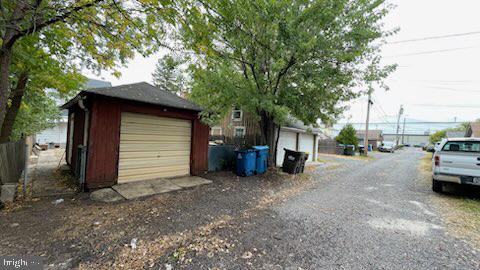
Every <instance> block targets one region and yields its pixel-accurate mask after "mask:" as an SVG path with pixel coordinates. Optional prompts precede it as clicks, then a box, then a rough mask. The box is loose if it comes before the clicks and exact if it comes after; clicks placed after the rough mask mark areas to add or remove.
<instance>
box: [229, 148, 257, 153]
mask: <svg viewBox="0 0 480 270" xmlns="http://www.w3.org/2000/svg"><path fill="white" fill-rule="evenodd" d="M254 151H255V150H254V149H241V150H235V151H234V152H236V153H248V152H254Z"/></svg>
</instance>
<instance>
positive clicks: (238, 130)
mask: <svg viewBox="0 0 480 270" xmlns="http://www.w3.org/2000/svg"><path fill="white" fill-rule="evenodd" d="M233 136H234V137H245V127H235V129H234V130H233Z"/></svg>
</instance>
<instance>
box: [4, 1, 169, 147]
mask: <svg viewBox="0 0 480 270" xmlns="http://www.w3.org/2000/svg"><path fill="white" fill-rule="evenodd" d="M0 4H1V5H0V18H1V20H0V127H1V128H2V133H4V134H3V135H2V140H3V141H4V140H5V138H8V137H9V136H8V135H9V134H6V133H8V132H3V125H4V120H5V117H6V115H7V114H9V112H7V110H9V111H10V110H13V111H12V112H11V113H10V116H9V118H8V120H9V121H11V119H12V117H13V119H15V117H16V114H17V112H18V104H21V100H22V98H23V95H24V94H25V90H21V88H26V89H27V90H28V85H29V84H30V83H31V82H32V80H31V79H30V76H33V75H34V73H35V71H36V70H39V67H41V66H43V65H44V64H45V61H47V62H48V61H57V62H58V63H66V64H67V68H68V69H66V70H68V71H70V72H75V71H76V70H80V69H81V67H85V68H89V69H92V70H96V71H100V70H110V71H112V73H113V74H114V75H117V76H119V75H120V74H119V73H118V71H116V69H117V67H118V65H119V64H125V63H126V61H127V60H128V59H130V58H132V57H133V56H134V55H135V52H138V53H140V54H142V55H144V56H146V55H149V54H151V53H152V52H154V51H156V50H157V49H158V47H159V46H163V45H165V44H163V42H162V41H161V39H160V38H159V37H161V36H162V35H163V34H164V33H165V31H166V28H167V27H166V25H167V24H173V23H174V18H175V9H174V8H173V7H172V5H173V2H169V1H160V0H81V1H57V0H54V1H42V0H36V1H34V0H11V1H1V2H0ZM26 44H28V45H29V46H30V48H32V49H34V50H36V51H37V52H38V54H34V55H42V56H41V57H32V58H31V59H30V60H29V61H28V66H26V69H27V70H28V72H25V73H23V72H18V70H16V69H15V65H18V64H19V63H20V62H19V61H15V58H16V57H18V56H21V55H22V54H24V53H25V51H26ZM24 82H25V83H24ZM23 85H25V87H24V86H23ZM13 98H15V99H16V101H15V100H13ZM18 100H20V102H18ZM9 104H14V105H15V106H11V105H9ZM15 110H16V112H15ZM9 125H10V126H11V123H9ZM0 142H2V141H0Z"/></svg>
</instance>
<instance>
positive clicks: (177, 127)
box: [118, 113, 192, 183]
mask: <svg viewBox="0 0 480 270" xmlns="http://www.w3.org/2000/svg"><path fill="white" fill-rule="evenodd" d="M191 130H192V123H191V121H189V120H183V119H176V118H167V117H157V116H151V115H145V114H135V113H122V120H121V129H120V157H119V164H118V183H126V182H132V181H138V180H148V179H155V178H162V177H174V176H181V175H188V174H189V173H190V145H191Z"/></svg>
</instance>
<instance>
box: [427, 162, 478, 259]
mask: <svg viewBox="0 0 480 270" xmlns="http://www.w3.org/2000/svg"><path fill="white" fill-rule="evenodd" d="M419 170H420V172H421V175H422V177H421V183H420V184H421V185H423V186H427V185H428V186H429V187H430V185H431V174H432V153H426V154H425V155H424V156H423V157H422V158H421V160H420V165H419ZM431 201H432V203H433V204H434V205H435V206H436V208H437V209H438V211H439V213H440V216H441V218H442V219H443V221H444V222H445V228H446V230H447V231H448V232H449V233H450V234H452V235H454V236H455V237H457V238H461V239H464V240H466V241H468V242H470V243H471V244H472V246H473V247H474V248H476V249H477V250H480V199H472V198H469V197H466V196H459V195H455V194H447V193H445V194H435V193H432V196H431Z"/></svg>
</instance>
